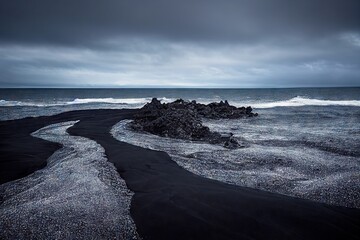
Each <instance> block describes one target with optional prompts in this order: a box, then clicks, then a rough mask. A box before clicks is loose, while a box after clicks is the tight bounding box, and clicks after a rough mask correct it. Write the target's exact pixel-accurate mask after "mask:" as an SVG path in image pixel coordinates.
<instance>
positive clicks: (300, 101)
mask: <svg viewBox="0 0 360 240" xmlns="http://www.w3.org/2000/svg"><path fill="white" fill-rule="evenodd" d="M251 106H252V107H254V108H274V107H301V106H353V107H360V100H321V99H315V98H306V97H301V96H296V97H294V98H291V99H289V100H284V101H276V102H266V103H253V104H251Z"/></svg>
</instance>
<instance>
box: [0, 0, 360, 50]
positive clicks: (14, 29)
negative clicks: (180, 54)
mask: <svg viewBox="0 0 360 240" xmlns="http://www.w3.org/2000/svg"><path fill="white" fill-rule="evenodd" d="M0 2H1V7H0V39H1V40H3V41H9V42H12V41H19V42H43V43H50V44H86V43H92V42H97V41H98V40H99V39H107V38H112V37H116V36H122V35H137V36H147V35H150V36H156V37H162V38H168V39H176V40H179V39H180V40H190V41H191V40H208V41H209V40H222V41H253V40H261V39H263V38H268V37H271V36H276V35H279V34H280V35H284V36H285V35H288V34H295V35H298V36H307V37H308V36H321V35H323V34H326V35H327V34H330V35H331V34H334V33H337V32H339V31H356V30H359V28H360V24H359V22H360V14H359V12H360V1H358V0H346V1H340V0H301V1H289V0H266V1H263V0H261V1H260V0H218V1H215V0H182V1H173V0H153V1H145V0H125V1H124V0H120V1H119V0H102V1H98V0H75V1H74V0H62V1H49V0H27V1H24V0H1V1H0Z"/></svg>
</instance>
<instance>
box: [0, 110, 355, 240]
mask: <svg viewBox="0 0 360 240" xmlns="http://www.w3.org/2000/svg"><path fill="white" fill-rule="evenodd" d="M134 112H136V110H87V111H74V112H67V113H62V114H59V115H55V116H50V117H39V118H27V119H22V120H14V121H7V122H0V134H1V139H0V156H1V158H0V177H1V179H0V180H1V183H4V182H7V181H11V180H15V179H18V178H20V177H23V176H26V175H27V174H29V173H31V172H33V171H35V170H37V169H40V168H42V167H43V166H44V165H45V164H46V159H47V158H48V157H49V156H50V155H51V154H52V153H53V152H54V151H55V150H56V149H58V148H59V147H60V146H59V145H58V144H54V143H50V142H47V141H44V140H41V139H37V138H34V137H31V136H30V133H31V132H34V131H36V130H38V129H39V128H42V127H44V126H46V125H50V124H53V123H57V122H65V121H71V120H80V122H78V123H77V124H76V125H75V126H74V127H72V128H70V129H69V130H68V131H69V133H70V134H72V135H77V136H82V137H87V138H90V139H92V140H95V141H97V142H98V143H99V144H101V145H102V147H103V148H104V149H105V152H106V155H107V158H108V160H109V161H110V162H112V163H113V164H114V165H115V166H116V168H117V170H118V172H119V173H120V175H121V176H122V178H123V179H125V181H126V183H127V186H128V187H129V189H130V190H131V191H133V192H135V195H134V196H133V199H132V205H131V214H132V217H133V219H134V221H135V223H136V226H137V231H138V232H139V234H140V235H141V236H142V237H143V238H144V239H360V237H359V236H360V210H358V209H349V208H342V207H334V206H330V205H326V204H320V203H315V202H311V201H307V200H301V199H296V198H292V197H287V196H283V195H279V194H273V193H269V192H264V191H260V190H253V189H249V188H244V187H238V186H233V185H229V184H225V183H221V182H217V181H213V180H209V179H206V178H202V177H199V176H196V175H194V174H192V173H190V172H188V171H186V170H184V169H183V168H181V167H179V166H178V165H177V164H176V163H175V162H174V161H172V160H171V159H170V157H169V156H168V154H166V153H164V152H158V151H153V150H148V149H143V148H140V147H136V146H133V145H130V144H127V143H123V142H119V141H117V140H116V139H114V138H113V137H112V136H111V134H110V129H111V127H112V126H113V125H114V124H116V123H117V122H118V121H120V120H122V119H125V118H131V116H132V114H133V113H134Z"/></svg>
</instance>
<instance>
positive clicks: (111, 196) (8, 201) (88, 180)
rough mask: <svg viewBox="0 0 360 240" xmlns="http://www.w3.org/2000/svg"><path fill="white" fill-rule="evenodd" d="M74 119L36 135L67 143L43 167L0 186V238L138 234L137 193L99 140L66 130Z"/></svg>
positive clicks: (115, 237) (116, 237)
mask: <svg viewBox="0 0 360 240" xmlns="http://www.w3.org/2000/svg"><path fill="white" fill-rule="evenodd" d="M75 123H76V122H75V121H70V122H64V123H58V124H53V125H50V126H46V127H44V128H42V129H40V130H38V131H36V132H34V133H33V134H32V135H33V136H35V137H38V138H41V139H44V140H47V141H51V142H56V143H59V144H62V145H63V147H62V148H61V149H60V150H58V151H56V152H55V153H54V154H53V155H52V156H51V157H50V158H49V159H48V161H47V162H48V164H47V166H46V167H45V168H44V169H42V170H39V171H36V172H35V173H33V174H31V175H29V176H27V177H25V178H22V179H20V180H17V181H13V182H8V183H7V184H3V185H0V192H2V193H3V194H2V198H3V201H4V202H3V203H2V205H1V206H0V229H1V230H2V231H1V232H0V238H1V239H15V238H16V239H110V238H111V239H136V238H137V233H136V228H135V224H134V222H133V220H132V218H131V217H130V212H129V208H130V202H131V197H132V195H133V193H132V192H131V191H129V190H128V189H127V187H126V184H125V181H124V180H122V179H121V178H120V176H119V174H118V173H117V171H116V169H115V167H114V166H113V165H112V164H111V163H109V162H108V161H107V159H106V158H105V155H104V149H103V148H102V147H101V146H100V145H99V144H97V143H96V142H95V141H92V140H89V139H86V138H83V137H74V136H70V135H69V134H67V132H66V130H67V129H68V128H69V127H71V126H73V125H74V124H75Z"/></svg>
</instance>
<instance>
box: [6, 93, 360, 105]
mask: <svg viewBox="0 0 360 240" xmlns="http://www.w3.org/2000/svg"><path fill="white" fill-rule="evenodd" d="M158 99H159V100H161V102H165V103H167V102H172V101H175V100H176V98H166V97H162V98H158ZM191 100H192V99H191ZM196 100H197V102H200V103H204V104H208V103H211V102H218V101H220V100H221V99H218V98H216V99H202V98H200V99H196ZM150 101H151V98H76V99H74V100H71V101H59V102H34V101H29V102H27V101H8V100H0V106H4V107H13V106H28V107H52V106H69V105H84V104H117V105H124V107H136V108H137V107H142V106H143V105H145V104H146V103H148V102H150ZM230 104H233V105H235V106H238V107H240V106H247V105H249V106H252V107H253V108H274V107H300V106H354V107H360V100H321V99H315V98H306V97H301V96H296V97H294V98H291V99H288V100H282V101H274V102H247V101H245V102H241V101H231V100H230Z"/></svg>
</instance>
